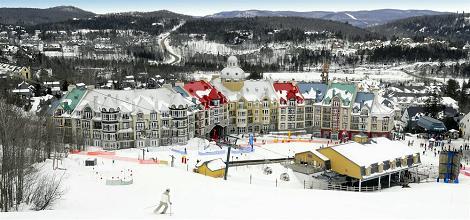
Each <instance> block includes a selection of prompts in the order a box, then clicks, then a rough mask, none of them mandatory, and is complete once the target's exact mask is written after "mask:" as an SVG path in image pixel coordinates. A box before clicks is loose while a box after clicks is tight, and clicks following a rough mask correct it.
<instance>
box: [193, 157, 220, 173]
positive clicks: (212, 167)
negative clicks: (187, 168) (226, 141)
mask: <svg viewBox="0 0 470 220" xmlns="http://www.w3.org/2000/svg"><path fill="white" fill-rule="evenodd" d="M195 172H196V173H200V174H202V175H204V176H211V177H215V178H218V177H223V176H224V175H225V162H224V161H223V160H222V159H220V158H219V159H215V160H209V161H201V162H199V163H198V164H196V169H195Z"/></svg>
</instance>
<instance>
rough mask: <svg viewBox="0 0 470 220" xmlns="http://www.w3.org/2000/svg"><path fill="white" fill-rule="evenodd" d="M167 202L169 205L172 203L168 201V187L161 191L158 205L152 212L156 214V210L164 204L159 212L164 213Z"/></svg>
mask: <svg viewBox="0 0 470 220" xmlns="http://www.w3.org/2000/svg"><path fill="white" fill-rule="evenodd" d="M168 203H169V204H170V205H171V204H172V203H171V202H170V189H166V190H165V192H163V193H162V197H161V199H160V204H159V205H158V207H157V208H156V209H155V210H153V213H155V214H157V213H158V211H159V210H160V209H161V208H162V206H165V208H164V209H163V211H162V212H160V214H165V213H166V210H167V209H168Z"/></svg>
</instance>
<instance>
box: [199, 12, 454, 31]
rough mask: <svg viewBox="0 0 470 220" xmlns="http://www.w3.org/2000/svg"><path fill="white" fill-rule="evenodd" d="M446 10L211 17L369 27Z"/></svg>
mask: <svg viewBox="0 0 470 220" xmlns="http://www.w3.org/2000/svg"><path fill="white" fill-rule="evenodd" d="M445 13H446V12H437V11H430V10H398V9H380V10H371V11H341V12H331V11H309V12H297V11H266V10H246V11H225V12H219V13H216V14H213V15H209V16H208V17H211V18H246V17H303V18H319V19H324V20H332V21H339V22H343V23H345V22H347V23H349V24H351V25H353V26H356V27H370V26H375V25H381V24H385V23H388V22H390V21H394V20H399V19H404V18H409V17H415V16H423V15H440V14H445Z"/></svg>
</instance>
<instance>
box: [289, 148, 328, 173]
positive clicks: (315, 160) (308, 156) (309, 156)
mask: <svg viewBox="0 0 470 220" xmlns="http://www.w3.org/2000/svg"><path fill="white" fill-rule="evenodd" d="M294 162H295V163H296V164H307V165H311V166H314V167H321V168H326V169H330V160H329V159H328V157H325V156H324V155H323V154H321V153H319V152H318V151H316V150H313V151H304V152H300V153H296V154H295V156H294Z"/></svg>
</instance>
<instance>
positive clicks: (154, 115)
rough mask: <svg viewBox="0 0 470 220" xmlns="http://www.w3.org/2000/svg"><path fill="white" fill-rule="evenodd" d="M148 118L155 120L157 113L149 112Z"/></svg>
mask: <svg viewBox="0 0 470 220" xmlns="http://www.w3.org/2000/svg"><path fill="white" fill-rule="evenodd" d="M150 120H152V121H156V120H157V113H156V112H152V113H150Z"/></svg>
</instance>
